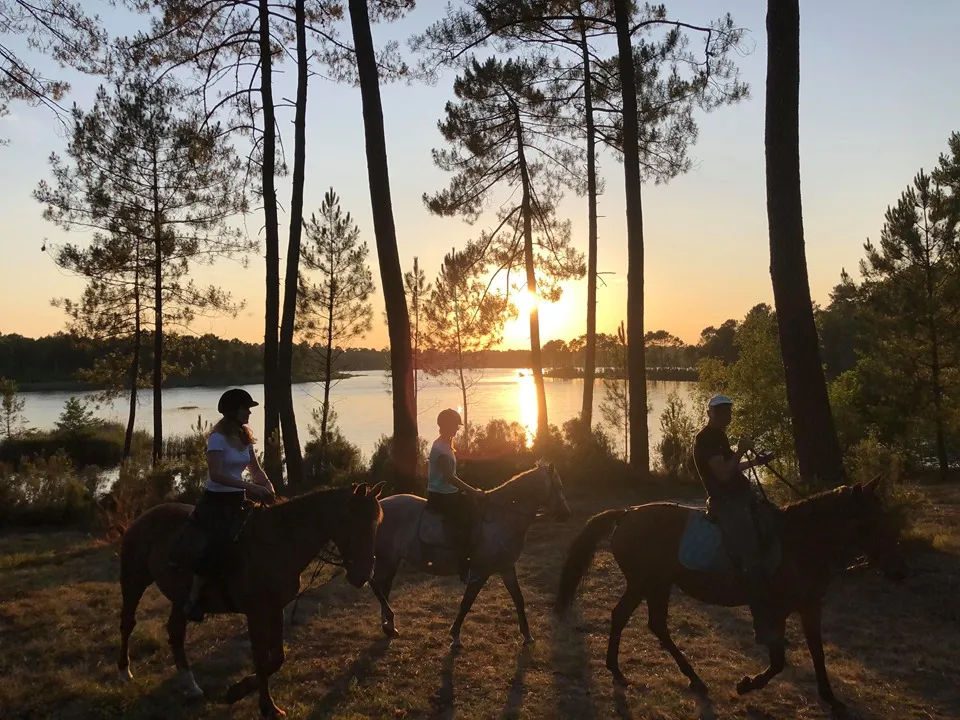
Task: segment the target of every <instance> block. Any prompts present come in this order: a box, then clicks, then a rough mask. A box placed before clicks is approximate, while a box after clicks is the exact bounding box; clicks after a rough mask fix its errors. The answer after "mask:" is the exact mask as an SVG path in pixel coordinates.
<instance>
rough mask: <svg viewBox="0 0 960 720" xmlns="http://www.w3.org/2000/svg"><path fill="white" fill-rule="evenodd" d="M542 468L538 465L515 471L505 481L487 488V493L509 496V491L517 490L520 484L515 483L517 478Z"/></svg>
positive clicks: (519, 478)
mask: <svg viewBox="0 0 960 720" xmlns="http://www.w3.org/2000/svg"><path fill="white" fill-rule="evenodd" d="M542 469H543V468H542V467H541V466H539V465H538V466H537V467H534V468H531V469H530V470H524V471H523V472H521V473H517V474H516V475H514V476H513V477H512V478H510V479H509V480H507V481H505V482H502V483H500V484H499V485H497V486H496V487H495V488H493V489H492V490H488V491H487V494H488V495H497V496H500V497H509V496H510V494H511V492H519V488H520V486H519V485H518V484H517V481H518V480H521V479H522V478H525V477H526V476H528V475H531V474H532V473H535V472H539V471H540V470H542Z"/></svg>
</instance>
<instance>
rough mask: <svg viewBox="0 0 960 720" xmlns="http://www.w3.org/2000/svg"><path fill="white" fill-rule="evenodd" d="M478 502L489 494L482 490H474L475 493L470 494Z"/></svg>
mask: <svg viewBox="0 0 960 720" xmlns="http://www.w3.org/2000/svg"><path fill="white" fill-rule="evenodd" d="M470 494H471V495H473V497H474V498H475V499H477V500H481V499H482V498H483V497H484V496H485V495H486V494H487V493H485V492H484V491H483V490H481V489H480V488H473V491H472V492H471V493H470Z"/></svg>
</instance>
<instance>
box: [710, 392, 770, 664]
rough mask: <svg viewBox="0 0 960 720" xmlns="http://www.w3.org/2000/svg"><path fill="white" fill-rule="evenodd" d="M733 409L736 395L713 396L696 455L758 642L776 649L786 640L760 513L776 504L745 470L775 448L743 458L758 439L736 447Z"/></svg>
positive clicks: (740, 442)
mask: <svg viewBox="0 0 960 720" xmlns="http://www.w3.org/2000/svg"><path fill="white" fill-rule="evenodd" d="M732 411H733V400H731V399H730V398H729V397H727V396H726V395H715V396H714V397H712V398H711V399H710V401H709V402H708V403H707V417H708V421H707V424H706V426H705V427H704V428H703V429H702V430H700V432H698V433H697V436H696V440H695V441H694V449H693V458H694V463H695V464H696V467H697V473H698V474H699V475H700V480H701V482H702V483H703V487H704V489H705V490H706V492H707V507H708V511H707V512H708V514H709V516H710V517H711V519H713V521H714V522H716V523H717V525H718V526H719V528H720V534H721V536H722V538H723V543H724V546H725V548H726V551H727V554H728V555H729V556H730V558H731V560H733V562H734V565H735V566H736V567H737V568H738V570H739V576H740V578H741V581H742V582H743V587H744V590H745V591H746V594H747V602H748V604H749V606H750V611H751V613H752V614H753V627H754V635H755V638H756V642H757V644H759V645H766V646H768V647H770V648H771V649H772V648H774V647H775V646H781V647H782V646H783V642H784V640H783V635H782V633H781V632H780V631H779V630H778V629H777V628H775V627H774V623H773V612H772V603H771V597H770V587H769V586H770V579H769V578H768V577H767V574H766V571H765V569H764V566H763V551H762V548H761V543H760V537H759V531H758V519H760V516H761V515H764V514H765V515H769V514H770V513H771V512H776V510H775V506H773V505H771V504H770V503H769V502H768V501H766V499H765V498H764V499H761V498H760V497H759V496H758V494H757V493H756V492H755V491H754V489H753V485H752V484H751V482H750V480H749V479H748V478H747V476H746V475H744V472H743V471H744V470H747V469H749V468H752V467H756V466H762V465H767V464H768V463H769V462H770V460H771V459H772V458H773V454H772V453H764V454H763V455H758V456H755V458H754V459H753V460H742V459H741V458H743V455H744V453H746V452H748V451H750V450H753V449H754V444H753V440H752V439H751V438H749V437H747V436H746V435H741V436H740V438H739V439H738V441H737V449H736V451H734V450H733V449H732V448H731V446H730V440H729V439H728V438H727V427H728V426H729V425H730V421H731V419H732ZM763 520H766V517H764V518H762V519H761V521H763ZM771 524H772V523H767V524H766V525H767V526H768V527H769V525H771Z"/></svg>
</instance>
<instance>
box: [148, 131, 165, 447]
mask: <svg viewBox="0 0 960 720" xmlns="http://www.w3.org/2000/svg"><path fill="white" fill-rule="evenodd" d="M151 160H152V162H153V167H152V171H153V178H152V180H153V187H152V188H151V194H152V196H153V293H154V297H153V313H154V321H153V464H154V465H156V464H157V462H159V460H160V458H161V457H162V456H163V395H162V392H161V388H160V384H161V382H163V218H162V217H161V215H160V177H159V168H158V167H157V163H158V158H157V148H156V146H154V148H153V156H152V158H151Z"/></svg>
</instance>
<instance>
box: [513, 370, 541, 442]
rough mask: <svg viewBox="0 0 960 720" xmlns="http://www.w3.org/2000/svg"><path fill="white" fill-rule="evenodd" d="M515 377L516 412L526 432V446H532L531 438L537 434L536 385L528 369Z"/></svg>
mask: <svg viewBox="0 0 960 720" xmlns="http://www.w3.org/2000/svg"><path fill="white" fill-rule="evenodd" d="M521 372H522V374H521V375H519V376H518V377H517V396H516V397H517V414H516V417H518V418H520V425H521V426H523V429H524V430H525V431H526V433H527V447H528V448H529V447H533V440H534V438H535V437H536V436H537V386H536V383H535V382H534V380H533V373H531V372H530V371H529V370H525V371H521Z"/></svg>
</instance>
